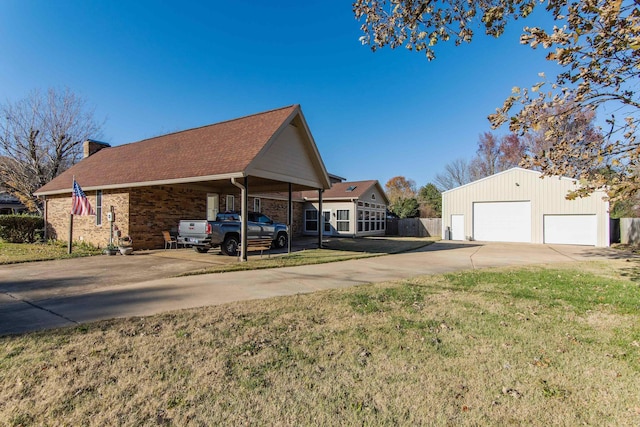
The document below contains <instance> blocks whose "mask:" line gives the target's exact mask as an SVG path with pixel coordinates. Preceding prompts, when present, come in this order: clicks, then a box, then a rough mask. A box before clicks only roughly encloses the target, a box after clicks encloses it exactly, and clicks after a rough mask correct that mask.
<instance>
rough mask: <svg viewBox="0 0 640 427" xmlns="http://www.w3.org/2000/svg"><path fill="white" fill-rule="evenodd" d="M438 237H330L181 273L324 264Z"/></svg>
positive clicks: (426, 242)
mask: <svg viewBox="0 0 640 427" xmlns="http://www.w3.org/2000/svg"><path fill="white" fill-rule="evenodd" d="M436 240H439V238H438V237H435V238H423V237H384V238H381V237H380V238H377V237H365V238H357V239H348V238H343V239H331V240H330V241H329V242H327V243H324V245H323V249H308V250H303V251H298V252H293V253H291V254H287V255H278V256H275V255H274V256H273V257H271V256H270V257H268V258H266V257H265V258H260V259H255V258H254V259H249V261H247V262H238V263H233V264H225V265H216V266H213V267H208V268H205V269H202V270H197V271H191V272H188V273H184V274H182V275H181V276H191V275H197V274H208V273H225V272H229V271H243V270H262V269H267V268H281V267H295V266H298V265H311V264H324V263H328V262H338V261H347V260H350V259H356V258H369V257H375V256H381V255H389V254H396V253H400V252H407V251H412V250H415V249H419V248H422V247H425V246H428V245H430V244H432V243H434V242H435V241H436ZM265 256H266V255H265Z"/></svg>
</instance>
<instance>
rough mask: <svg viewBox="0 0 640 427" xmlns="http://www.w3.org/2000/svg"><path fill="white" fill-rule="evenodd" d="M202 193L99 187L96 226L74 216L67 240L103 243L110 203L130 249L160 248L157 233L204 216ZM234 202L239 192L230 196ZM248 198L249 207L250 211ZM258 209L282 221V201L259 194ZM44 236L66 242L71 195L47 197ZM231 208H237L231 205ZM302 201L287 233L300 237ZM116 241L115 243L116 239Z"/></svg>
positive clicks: (88, 218) (284, 211)
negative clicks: (99, 210)
mask: <svg viewBox="0 0 640 427" xmlns="http://www.w3.org/2000/svg"><path fill="white" fill-rule="evenodd" d="M207 193H208V192H207V191H204V190H198V189H190V188H187V187H181V186H169V185H167V186H154V187H135V188H125V189H117V190H103V193H102V225H96V217H95V216H75V217H74V219H73V240H74V241H84V242H87V243H91V244H93V245H95V246H98V247H105V246H106V245H107V244H108V243H109V234H110V224H109V222H108V221H107V212H109V210H110V209H111V207H113V211H114V213H115V222H114V226H115V227H116V229H117V230H119V231H120V233H121V235H122V236H126V235H128V236H131V238H132V239H133V246H134V248H135V249H157V248H164V239H163V237H162V231H163V230H167V231H170V232H174V233H175V232H176V231H177V228H178V222H179V221H180V220H181V219H199V218H206V205H207ZM86 194H87V197H88V198H89V201H90V202H91V206H93V207H94V209H95V208H96V192H95V191H87V192H86ZM226 196H227V195H226V194H220V199H219V200H220V211H221V212H224V211H225V210H226V206H225V203H226ZM234 197H235V203H236V204H238V203H239V201H240V194H239V193H238V194H234ZM253 200H254V198H253V197H249V204H248V206H249V209H250V210H251V209H253ZM260 202H261V208H262V213H264V214H265V215H267V216H269V217H270V218H271V219H273V220H274V221H278V222H283V223H286V221H287V201H286V200H274V199H268V198H265V197H261V198H260ZM46 205H47V208H46V209H47V233H48V234H47V236H48V237H49V238H54V239H58V240H63V241H67V239H68V236H69V211H70V209H71V195H70V194H69V195H58V196H47V198H46ZM236 207H237V210H239V208H240V206H239V205H237V206H236ZM302 215H303V203H300V202H293V222H292V236H301V235H302V225H303V217H302ZM116 242H117V241H116Z"/></svg>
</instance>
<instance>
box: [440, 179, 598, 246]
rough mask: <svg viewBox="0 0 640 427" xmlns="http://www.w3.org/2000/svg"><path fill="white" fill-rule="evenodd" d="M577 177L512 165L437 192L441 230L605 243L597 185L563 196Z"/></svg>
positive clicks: (463, 235) (461, 235)
mask: <svg viewBox="0 0 640 427" xmlns="http://www.w3.org/2000/svg"><path fill="white" fill-rule="evenodd" d="M576 188H577V185H576V181H575V180H573V179H570V178H563V177H545V178H542V174H541V173H539V172H536V171H531V170H527V169H522V168H513V169H509V170H507V171H504V172H500V173H498V174H495V175H492V176H490V177H487V178H483V179H480V180H478V181H475V182H472V183H469V184H466V185H463V186H461V187H458V188H454V189H451V190H448V191H445V192H443V193H442V236H443V237H444V238H447V236H448V237H449V238H450V239H452V240H484V241H502V242H531V243H554V244H582V245H593V246H609V202H608V201H606V200H605V198H606V194H605V193H604V192H602V191H598V192H595V193H593V194H592V195H591V196H589V197H585V198H577V199H575V200H567V199H566V198H565V196H566V194H567V193H568V192H569V191H571V190H574V189H576Z"/></svg>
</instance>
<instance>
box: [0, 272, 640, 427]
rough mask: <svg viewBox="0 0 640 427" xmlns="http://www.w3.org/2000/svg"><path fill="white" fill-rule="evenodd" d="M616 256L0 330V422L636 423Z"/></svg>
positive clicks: (630, 316) (626, 280) (627, 294)
mask: <svg viewBox="0 0 640 427" xmlns="http://www.w3.org/2000/svg"><path fill="white" fill-rule="evenodd" d="M627 264H629V263H627ZM627 264H625V263H624V262H622V261H608V262H600V263H580V264H577V263H574V264H570V265H568V266H566V267H563V266H554V267H553V268H550V269H545V268H541V267H531V268H524V269H499V270H498V269H495V270H484V271H471V272H463V273H456V274H449V275H444V276H428V277H419V278H414V279H411V280H406V281H399V282H393V283H380V284H373V285H365V286H358V287H354V288H350V289H343V290H332V291H326V292H318V293H315V294H305V295H298V296H293V297H283V298H274V299H269V300H260V301H250V302H243V303H236V304H229V305H224V306H216V307H208V308H202V309H195V310H185V311H179V312H174V313H168V314H164V315H159V316H153V317H147V318H132V319H126V320H113V321H106V322H98V323H94V324H89V325H82V326H79V327H76V328H69V329H60V330H54V331H47V332H39V333H33V334H27V335H22V336H15V337H2V338H0V425H7V426H18V425H24V426H26V425H178V426H181V425H221V424H222V425H246V424H258V425H265V424H266V425H456V426H457V425H462V426H471V425H497V426H502V425H566V426H574V425H621V426H625V425H629V426H637V425H640V394H639V393H638V390H640V287H639V285H638V282H637V281H635V280H633V279H631V278H630V276H622V273H624V272H625V271H626V269H627V267H634V266H635V264H634V265H633V266H632V265H629V266H627Z"/></svg>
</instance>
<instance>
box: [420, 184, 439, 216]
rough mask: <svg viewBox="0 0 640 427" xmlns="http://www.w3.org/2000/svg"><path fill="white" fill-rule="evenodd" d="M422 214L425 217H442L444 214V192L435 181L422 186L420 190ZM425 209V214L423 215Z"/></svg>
mask: <svg viewBox="0 0 640 427" xmlns="http://www.w3.org/2000/svg"><path fill="white" fill-rule="evenodd" d="M418 201H419V202H420V205H421V208H420V211H421V215H420V216H424V217H425V218H440V217H441V216H442V193H441V192H440V190H438V187H436V186H435V184H433V183H431V182H430V183H428V184H426V185H425V186H423V187H420V190H419V191H418ZM422 211H424V215H422Z"/></svg>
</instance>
